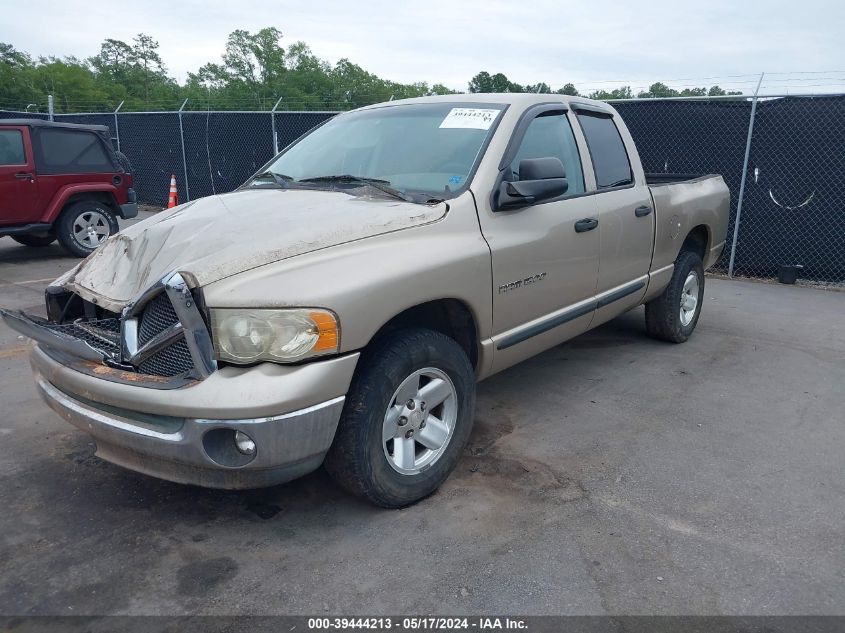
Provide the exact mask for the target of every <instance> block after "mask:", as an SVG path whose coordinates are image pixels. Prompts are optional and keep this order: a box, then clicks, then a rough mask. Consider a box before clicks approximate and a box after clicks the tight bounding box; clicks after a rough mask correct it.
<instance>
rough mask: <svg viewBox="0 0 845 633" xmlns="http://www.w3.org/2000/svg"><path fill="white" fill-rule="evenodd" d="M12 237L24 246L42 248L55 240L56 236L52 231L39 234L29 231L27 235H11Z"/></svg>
mask: <svg viewBox="0 0 845 633" xmlns="http://www.w3.org/2000/svg"><path fill="white" fill-rule="evenodd" d="M12 239H13V240H15V241H16V242H17V243H18V244H23V245H24V246H34V247H36V248H42V247H44V246H50V244H52V243H53V242H55V241H56V236H55V235H53V234H52V233H44V234H41V235H39V234H38V233H31V234H29V235H13V236H12Z"/></svg>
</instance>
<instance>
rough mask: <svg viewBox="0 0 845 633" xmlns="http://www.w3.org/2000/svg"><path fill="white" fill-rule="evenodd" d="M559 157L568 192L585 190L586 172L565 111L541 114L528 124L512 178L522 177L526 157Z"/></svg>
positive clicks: (573, 192)
mask: <svg viewBox="0 0 845 633" xmlns="http://www.w3.org/2000/svg"><path fill="white" fill-rule="evenodd" d="M547 156H555V157H557V158H559V159H560V162H562V163H563V168H564V169H565V170H566V180H567V182H568V183H569V188H568V189H567V191H566V195H568V196H569V195H574V194H578V193H583V192H584V173H583V171H582V170H581V158H580V156H579V154H578V146H577V145H576V144H575V137H574V136H573V135H572V127H571V126H570V125H569V121H568V119H567V118H566V114H565V113H563V112H548V113H545V114H541V115H539V116H538V117H537V118H535V119H534V120H533V121H531V123H530V124H529V125H528V128H527V129H526V130H525V136H523V137H522V143H520V146H519V150H517V152H516V157H515V158H514V159H513V162H512V163H511V166H510V171H511V174H510V175H511V177H510V178H509V180H514V181H515V180H519V163H520V161H521V160H524V159H526V158H545V157H547Z"/></svg>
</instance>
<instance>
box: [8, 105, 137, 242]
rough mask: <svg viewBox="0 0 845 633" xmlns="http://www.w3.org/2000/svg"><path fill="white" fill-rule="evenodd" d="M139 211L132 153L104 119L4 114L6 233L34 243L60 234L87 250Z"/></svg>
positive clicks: (114, 231) (52, 240) (62, 239)
mask: <svg viewBox="0 0 845 633" xmlns="http://www.w3.org/2000/svg"><path fill="white" fill-rule="evenodd" d="M136 215H138V204H137V201H136V197H135V190H134V189H132V174H131V169H130V167H129V162H128V161H127V160H126V157H125V156H124V155H123V154H121V153H119V152H115V151H114V150H113V149H112V146H111V140H110V138H109V129H108V128H107V127H105V126H102V125H72V124H69V123H53V122H51V121H41V120H24V119H7V120H5V121H0V237H2V236H4V235H8V236H10V237H11V238H12V239H13V240H15V241H16V242H19V243H21V244H24V245H26V246H47V245H48V244H52V243H53V242H54V241H55V240H57V239H58V240H59V242H60V243H61V245H62V246H64V247H65V249H67V250H68V251H70V252H71V253H73V254H74V255H76V256H78V257H85V256H87V255H89V254H91V253H92V252H94V250H95V249H96V248H97V247H98V246H99V245H100V244H102V243H103V242H104V241H105V240H106V238H108V237H109V235H112V234H114V233H117V231H118V225H117V216H120V217H122V218H133V217H135V216H136Z"/></svg>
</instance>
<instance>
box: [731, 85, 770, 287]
mask: <svg viewBox="0 0 845 633" xmlns="http://www.w3.org/2000/svg"><path fill="white" fill-rule="evenodd" d="M763 75H765V73H760V79H759V80H758V81H757V88H755V90H754V99H753V100H752V101H751V117H750V118H749V121H748V138H746V139H745V160H743V162H742V181H741V182H740V183H739V198H737V201H736V219H734V237H733V242H732V243H731V259H730V262H729V263H728V277H733V276H734V258H735V257H736V241H737V239H738V238H739V221H740V219H741V218H742V199H743V198H744V197H745V179H746V177H747V176H748V156H749V155H750V154H751V135H752V134H753V133H754V117H755V116H756V114H757V95H758V94H759V93H760V84H762V83H763Z"/></svg>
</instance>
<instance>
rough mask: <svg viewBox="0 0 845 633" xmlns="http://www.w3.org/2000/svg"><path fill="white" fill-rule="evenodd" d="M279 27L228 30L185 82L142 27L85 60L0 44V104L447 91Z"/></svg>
mask: <svg viewBox="0 0 845 633" xmlns="http://www.w3.org/2000/svg"><path fill="white" fill-rule="evenodd" d="M281 42H282V32H281V31H280V30H279V29H277V28H275V27H266V28H263V29H261V30H259V31H257V32H255V33H250V32H249V31H246V30H242V29H238V30H235V31H232V33H230V34H229V37H228V39H227V41H226V46H225V50H224V52H223V54H222V56H221V58H220V60H219V61H217V62H209V63H207V64H204V65H203V66H202V67H200V68H199V69H198V70H197V72H195V73H188V79H187V81H186V82H185V83H184V85H179V84H178V83H177V82H176V80H175V79H173V78H172V77H169V76H168V75H167V70H166V68H165V65H164V62H163V60H162V58H161V56H160V54H159V44H158V42H157V41H156V40H154V39H153V38H152V37H150V36H149V35H146V34H144V33H139V34H138V35H137V36H136V37H135V38H133V40H132V42H131V43H127V42H123V41H121V40H115V39H106V40H104V41H103V43H102V44H101V46H100V52H99V54H97V55H95V56H94V57H92V58H90V59H87V60H79V59H76V58H73V57H66V58H64V59H58V58H39V59H37V60H33V59H32V58H31V57H30V56H29V55H28V54H27V53H24V52H21V51H18V50H16V49H15V48H14V47H12V46H11V45H9V44H3V43H0V109H3V108H5V109H15V110H23V109H25V108H26V106H27V105H29V104H35V105H36V106H37V107H36V108H31V110H32V109H37V110H39V111H41V112H44V111H46V107H47V95H49V94H52V95H54V97H55V108H56V112H60V113H61V112H85V111H87V112H94V111H104V112H110V111H112V110H114V108H115V107H117V105H118V104H119V103H120V102H124V105H123V107H122V110H123V111H132V110H135V111H138V110H175V109H177V108H179V106H180V105H181V104H182V102H183V101H184V100H185V99H188V106H187V107H188V108H189V109H190V108H194V109H203V110H205V109H207V108H210V109H213V110H255V109H265V110H269V109H271V108H272V107H273V106H274V105H275V104H276V102H277V100H279V99H280V98H281V101H280V102H279V106H278V107H279V109H282V110H284V109H295V110H299V109H348V108H353V107H358V106H361V105H367V104H370V103H378V102H380V101H388V100H390V99H402V98H406V97H418V96H424V95H430V94H450V93H452V92H453V91H452V90H449V89H448V88H447V87H446V86H444V85H443V84H434V85H432V86H429V85H428V84H427V83H425V82H418V83H413V84H401V83H396V82H393V81H389V80H386V79H381V78H379V77H377V76H376V75H374V74H372V73H370V72H367V71H366V70H364V69H363V68H361V67H360V66H358V65H356V64H354V63H352V62H351V61H349V60H348V59H341V60H340V61H338V62H337V63H336V64H334V65H333V66H332V65H331V64H329V63H328V62H327V61H325V60H323V59H320V58H319V57H317V56H316V55H315V54H314V53H313V52H312V51H311V49H310V48H309V47H308V45H307V44H305V43H304V42H292V43H290V44H289V45H288V46H287V47H286V48H284V47H282V44H281Z"/></svg>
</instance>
